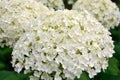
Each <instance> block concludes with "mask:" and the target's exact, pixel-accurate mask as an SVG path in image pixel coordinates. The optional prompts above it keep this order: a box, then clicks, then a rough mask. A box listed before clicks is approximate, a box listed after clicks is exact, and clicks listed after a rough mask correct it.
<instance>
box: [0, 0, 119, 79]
mask: <svg viewBox="0 0 120 80" xmlns="http://www.w3.org/2000/svg"><path fill="white" fill-rule="evenodd" d="M76 1H77V2H76ZM71 6H73V8H72V9H74V10H64V9H65V8H69V9H70V8H71ZM119 22H120V12H119V9H118V7H117V6H116V4H115V3H113V2H111V1H110V0H0V47H5V46H10V47H12V48H13V51H12V49H10V51H11V53H12V56H9V57H12V61H11V63H12V66H11V67H13V68H14V70H15V71H16V72H18V73H23V72H24V74H28V75H29V79H30V80H74V79H75V78H81V77H82V75H83V74H84V72H85V74H86V73H87V74H88V76H89V78H93V77H95V76H96V75H97V74H98V73H100V72H104V71H105V70H106V69H107V70H108V72H109V69H110V71H111V73H115V75H116V74H119V73H120V71H119V68H118V62H117V61H116V58H114V57H113V53H115V52H114V50H115V51H116V53H119V51H117V50H116V46H115V49H114V45H113V42H114V41H113V40H112V37H111V33H110V32H109V31H108V30H109V29H110V28H114V27H115V26H117V25H118V24H119ZM115 30H120V28H119V27H117V28H115ZM110 31H111V30H110ZM111 32H112V31H111ZM112 33H114V32H112ZM118 33H119V32H118ZM115 34H116V33H115ZM112 36H113V34H112ZM113 38H114V37H113ZM117 41H119V39H118V40H117ZM116 44H117V43H116V42H115V45H116ZM117 45H119V44H117ZM117 48H119V47H117ZM2 49H4V48H2ZM5 49H6V47H5ZM4 52H5V53H6V51H4V50H3V53H4ZM1 55H2V54H1V49H0V70H1V62H2V60H1V59H2V57H1ZM115 55H116V54H115ZM115 55H114V56H115ZM111 57H113V58H111ZM5 58H6V57H5ZM117 58H118V59H119V56H117ZM109 61H110V62H109ZM7 64H8V63H7ZM111 64H112V65H111ZM2 66H3V65H2ZM109 66H110V67H109ZM111 66H112V68H113V70H112V69H111ZM112 71H113V72H112ZM115 71H117V72H115ZM105 72H106V71H105ZM106 73H107V72H106ZM1 74H3V73H1V71H0V80H3V77H4V76H3V77H1ZM87 74H86V75H87ZM7 76H9V75H7ZM10 77H11V76H10ZM12 77H13V76H12ZM17 77H18V76H17ZM8 79H10V80H11V78H8ZM20 79H21V78H20ZM14 80H17V79H14ZM22 80H26V79H25V78H24V79H22ZM75 80H76V79H75ZM82 80H85V79H82ZM93 80H94V79H93ZM95 80H96V79H95ZM97 80H98V79H97ZM100 80H103V79H102V78H101V79H100ZM115 80H116V79H115Z"/></svg>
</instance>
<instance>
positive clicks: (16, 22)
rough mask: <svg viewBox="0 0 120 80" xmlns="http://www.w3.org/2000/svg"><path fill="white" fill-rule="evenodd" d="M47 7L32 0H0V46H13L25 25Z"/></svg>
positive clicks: (46, 9)
mask: <svg viewBox="0 0 120 80" xmlns="http://www.w3.org/2000/svg"><path fill="white" fill-rule="evenodd" d="M46 11H48V8H47V7H45V6H44V5H42V4H41V3H38V2H36V1H34V0H2V1H1V2H0V46H1V47H3V46H4V45H6V46H13V45H14V44H15V42H16V41H17V40H18V39H19V37H20V36H21V34H22V33H24V32H25V31H24V28H25V26H26V25H27V24H28V23H29V22H30V21H31V20H33V19H35V18H37V17H38V16H40V15H39V14H40V13H41V12H46Z"/></svg>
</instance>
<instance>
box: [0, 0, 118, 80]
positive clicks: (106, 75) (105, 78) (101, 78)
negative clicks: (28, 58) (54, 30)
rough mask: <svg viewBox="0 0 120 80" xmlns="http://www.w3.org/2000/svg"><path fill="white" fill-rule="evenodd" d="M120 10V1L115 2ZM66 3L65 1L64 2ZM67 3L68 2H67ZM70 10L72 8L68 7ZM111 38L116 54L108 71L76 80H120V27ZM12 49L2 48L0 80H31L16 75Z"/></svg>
mask: <svg viewBox="0 0 120 80" xmlns="http://www.w3.org/2000/svg"><path fill="white" fill-rule="evenodd" d="M113 1H114V2H116V4H117V5H118V7H119V8H120V1H119V0H113ZM64 2H65V1H64ZM65 3H66V2H65ZM66 7H68V8H70V7H71V6H70V5H68V6H66ZM110 32H111V36H112V38H113V40H114V45H115V48H114V50H115V54H114V56H113V57H112V58H111V59H110V60H109V67H108V68H107V70H105V71H103V72H101V73H99V74H98V75H97V76H95V77H94V78H92V79H90V78H89V77H88V74H87V73H86V72H83V74H82V75H81V78H80V79H77V78H76V79H75V80H120V25H119V26H118V27H116V28H115V29H111V30H110ZM11 52H12V48H9V47H4V48H0V80H29V75H25V74H23V73H20V74H18V73H16V72H14V69H13V68H12V65H11Z"/></svg>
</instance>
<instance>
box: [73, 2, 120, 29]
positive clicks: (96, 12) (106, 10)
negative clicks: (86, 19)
mask: <svg viewBox="0 0 120 80" xmlns="http://www.w3.org/2000/svg"><path fill="white" fill-rule="evenodd" d="M73 9H75V10H78V11H80V10H81V9H86V10H88V12H89V13H91V14H93V16H94V17H95V18H96V19H97V20H98V21H99V22H101V23H102V24H103V25H104V26H105V27H106V28H107V29H110V27H111V28H114V27H115V26H118V24H119V23H120V11H119V8H118V7H117V6H116V4H115V3H113V2H112V1H111V0H78V1H77V2H76V3H75V4H74V5H73Z"/></svg>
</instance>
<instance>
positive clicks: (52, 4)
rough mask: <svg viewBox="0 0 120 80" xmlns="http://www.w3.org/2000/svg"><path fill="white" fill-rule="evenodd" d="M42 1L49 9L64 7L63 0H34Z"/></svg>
mask: <svg viewBox="0 0 120 80" xmlns="http://www.w3.org/2000/svg"><path fill="white" fill-rule="evenodd" d="M36 1H38V2H41V3H43V4H44V5H45V6H47V7H48V8H49V9H54V10H63V9H64V8H65V6H64V2H63V0H36Z"/></svg>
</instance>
